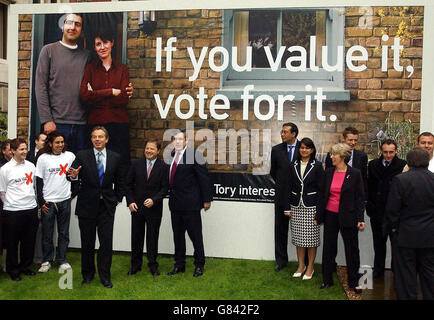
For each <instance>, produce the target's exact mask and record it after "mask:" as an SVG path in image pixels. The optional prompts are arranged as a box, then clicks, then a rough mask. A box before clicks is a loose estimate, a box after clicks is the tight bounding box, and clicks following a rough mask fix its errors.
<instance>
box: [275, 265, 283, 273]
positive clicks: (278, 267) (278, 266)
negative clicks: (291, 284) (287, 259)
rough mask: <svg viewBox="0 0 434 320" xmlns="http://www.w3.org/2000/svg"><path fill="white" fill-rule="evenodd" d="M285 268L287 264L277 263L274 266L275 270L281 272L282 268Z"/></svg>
mask: <svg viewBox="0 0 434 320" xmlns="http://www.w3.org/2000/svg"><path fill="white" fill-rule="evenodd" d="M285 268H286V265H284V266H281V265H278V264H276V266H275V267H274V271H276V272H279V271H280V270H282V269H285Z"/></svg>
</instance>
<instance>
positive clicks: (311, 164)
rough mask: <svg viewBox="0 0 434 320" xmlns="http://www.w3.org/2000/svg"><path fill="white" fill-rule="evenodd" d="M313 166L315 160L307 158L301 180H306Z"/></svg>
mask: <svg viewBox="0 0 434 320" xmlns="http://www.w3.org/2000/svg"><path fill="white" fill-rule="evenodd" d="M314 166H315V160H313V161H312V160H309V162H308V163H307V167H306V170H305V171H304V175H303V180H306V178H307V176H308V175H309V173H310V172H311V171H312V169H313V167H314Z"/></svg>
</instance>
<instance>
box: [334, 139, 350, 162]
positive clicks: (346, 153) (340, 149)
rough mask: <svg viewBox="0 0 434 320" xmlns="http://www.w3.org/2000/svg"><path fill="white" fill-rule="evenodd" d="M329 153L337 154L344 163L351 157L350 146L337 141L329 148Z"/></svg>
mask: <svg viewBox="0 0 434 320" xmlns="http://www.w3.org/2000/svg"><path fill="white" fill-rule="evenodd" d="M330 153H331V154H337V155H339V156H340V157H341V158H342V159H344V161H345V163H348V161H350V158H351V148H350V146H349V145H347V144H346V143H337V144H335V145H333V146H332V147H331V148H330Z"/></svg>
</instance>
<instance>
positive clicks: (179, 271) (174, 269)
mask: <svg viewBox="0 0 434 320" xmlns="http://www.w3.org/2000/svg"><path fill="white" fill-rule="evenodd" d="M184 272H185V267H182V268H180V267H174V268H173V270H172V271H169V272H168V273H167V275H169V276H173V275H175V274H177V273H184Z"/></svg>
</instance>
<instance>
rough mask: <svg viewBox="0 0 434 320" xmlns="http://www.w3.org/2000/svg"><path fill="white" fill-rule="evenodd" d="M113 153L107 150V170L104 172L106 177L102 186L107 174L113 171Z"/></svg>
mask: <svg viewBox="0 0 434 320" xmlns="http://www.w3.org/2000/svg"><path fill="white" fill-rule="evenodd" d="M110 153H111V151H110V150H107V149H106V154H107V159H106V162H105V170H104V177H103V179H102V184H104V180H105V179H106V177H107V173H108V172H109V171H110V170H111V169H112V166H113V163H112V157H111V154H110Z"/></svg>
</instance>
